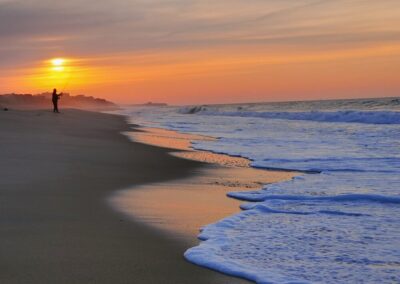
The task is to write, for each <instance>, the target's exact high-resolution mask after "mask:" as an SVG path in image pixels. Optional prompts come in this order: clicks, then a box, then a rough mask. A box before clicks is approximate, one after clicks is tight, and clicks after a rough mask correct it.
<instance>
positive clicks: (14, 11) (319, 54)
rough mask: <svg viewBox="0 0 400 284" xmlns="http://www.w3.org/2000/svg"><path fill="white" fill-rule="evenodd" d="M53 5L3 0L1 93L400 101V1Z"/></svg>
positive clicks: (104, 0)
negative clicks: (56, 62)
mask: <svg viewBox="0 0 400 284" xmlns="http://www.w3.org/2000/svg"><path fill="white" fill-rule="evenodd" d="M53 2H54V1H50V0H24V1H19V0H0V93H8V92H24V93H39V92H44V91H49V90H51V89H52V88H53V87H57V88H58V89H59V90H61V91H65V92H70V93H72V94H81V93H83V94H87V95H94V96H99V97H103V98H106V99H109V100H112V101H115V102H118V103H142V102H147V101H155V102H168V103H171V104H191V103H233V102H254V101H280V100H303V99H327V98H352V97H384V96H398V95H399V91H400V80H399V79H398V77H399V75H398V74H400V1H398V0H396V1H394V0H381V1H372V0H326V1H315V0H314V1H312V0H298V1H291V0H263V1H260V0H229V1H228V0H225V1H210V0H202V1H194V0H174V1H163V0H151V1H149V0H134V1H133V0H129V1H128V0H114V1H109V0H97V1H94V0H87V1H77V0H71V1H68V3H53ZM215 2H218V3H215ZM52 58H64V59H65V62H63V63H62V64H61V65H62V66H61V67H57V66H54V65H53V64H52V62H51V61H50V60H51V59H52ZM55 67H56V68H55Z"/></svg>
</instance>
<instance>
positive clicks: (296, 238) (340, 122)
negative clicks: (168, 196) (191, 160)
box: [122, 98, 400, 283]
mask: <svg viewBox="0 0 400 284" xmlns="http://www.w3.org/2000/svg"><path fill="white" fill-rule="evenodd" d="M122 113H123V114H126V115H128V116H129V117H130V118H131V120H132V122H134V123H136V124H140V125H143V126H146V127H161V128H167V129H171V130H175V131H179V132H183V133H193V134H201V135H207V136H212V137H216V138H218V139H216V140H210V141H193V143H192V147H193V148H195V149H199V150H207V151H212V152H216V153H224V154H228V155H232V156H240V157H245V158H248V159H250V160H251V161H252V162H251V166H252V167H256V168H262V169H279V170H295V171H299V172H300V174H299V175H298V176H297V177H295V178H294V179H293V180H291V181H286V182H281V183H276V184H267V185H264V187H263V188H262V189H261V190H258V191H243V192H240V191H239V192H231V193H229V194H228V195H229V197H231V198H236V199H240V200H243V201H244V203H243V204H242V206H241V208H242V209H243V211H242V212H240V213H238V214H236V215H233V216H227V217H226V218H225V219H223V220H220V221H218V222H217V223H214V224H209V225H207V226H205V227H204V228H202V231H201V233H200V235H199V238H200V239H201V240H202V241H201V242H200V244H199V245H198V246H196V247H193V248H190V249H188V250H187V251H186V253H185V257H186V259H188V260H189V261H191V262H193V263H195V264H198V265H201V266H205V267H208V268H211V269H215V270H218V271H221V272H223V273H227V274H231V275H234V276H239V277H243V278H246V279H249V280H253V281H256V282H257V283H400V99H399V98H382V99H353V100H331V101H308V102H284V103H257V104H233V105H202V106H185V107H180V106H177V107H129V108H126V109H125V110H124V111H122Z"/></svg>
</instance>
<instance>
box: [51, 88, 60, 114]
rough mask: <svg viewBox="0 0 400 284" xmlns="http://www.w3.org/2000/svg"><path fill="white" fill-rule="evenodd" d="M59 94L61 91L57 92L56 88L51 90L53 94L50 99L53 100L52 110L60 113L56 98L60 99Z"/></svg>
mask: <svg viewBox="0 0 400 284" xmlns="http://www.w3.org/2000/svg"><path fill="white" fill-rule="evenodd" d="M61 96H62V93H61V94H57V89H54V90H53V95H52V96H51V100H52V102H53V107H54V108H53V112H55V113H60V112H59V111H58V100H59V99H60V97H61Z"/></svg>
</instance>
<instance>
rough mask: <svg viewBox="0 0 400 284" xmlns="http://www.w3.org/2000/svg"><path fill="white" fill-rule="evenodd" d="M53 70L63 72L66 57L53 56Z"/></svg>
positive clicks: (51, 61)
mask: <svg viewBox="0 0 400 284" xmlns="http://www.w3.org/2000/svg"><path fill="white" fill-rule="evenodd" d="M50 63H51V65H52V70H54V71H57V72H61V71H64V69H65V68H64V65H65V59H64V58H53V59H51V60H50Z"/></svg>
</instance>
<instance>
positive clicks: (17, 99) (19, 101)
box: [0, 92, 118, 110]
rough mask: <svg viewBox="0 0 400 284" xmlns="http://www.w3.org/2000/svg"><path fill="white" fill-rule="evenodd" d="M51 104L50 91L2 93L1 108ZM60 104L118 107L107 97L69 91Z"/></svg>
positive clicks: (103, 108) (84, 106)
mask: <svg viewBox="0 0 400 284" xmlns="http://www.w3.org/2000/svg"><path fill="white" fill-rule="evenodd" d="M50 105H51V93H49V92H46V93H41V94H36V95H32V94H15V93H11V94H3V95H0V107H1V108H22V109H38V108H48V107H50ZM60 105H61V107H62V108H79V109H96V110H110V109H116V108H118V106H117V105H116V104H114V103H113V102H110V101H107V100H105V99H100V98H95V97H92V96H85V95H76V96H72V95H70V94H68V93H63V95H62V98H61V101H60Z"/></svg>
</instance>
